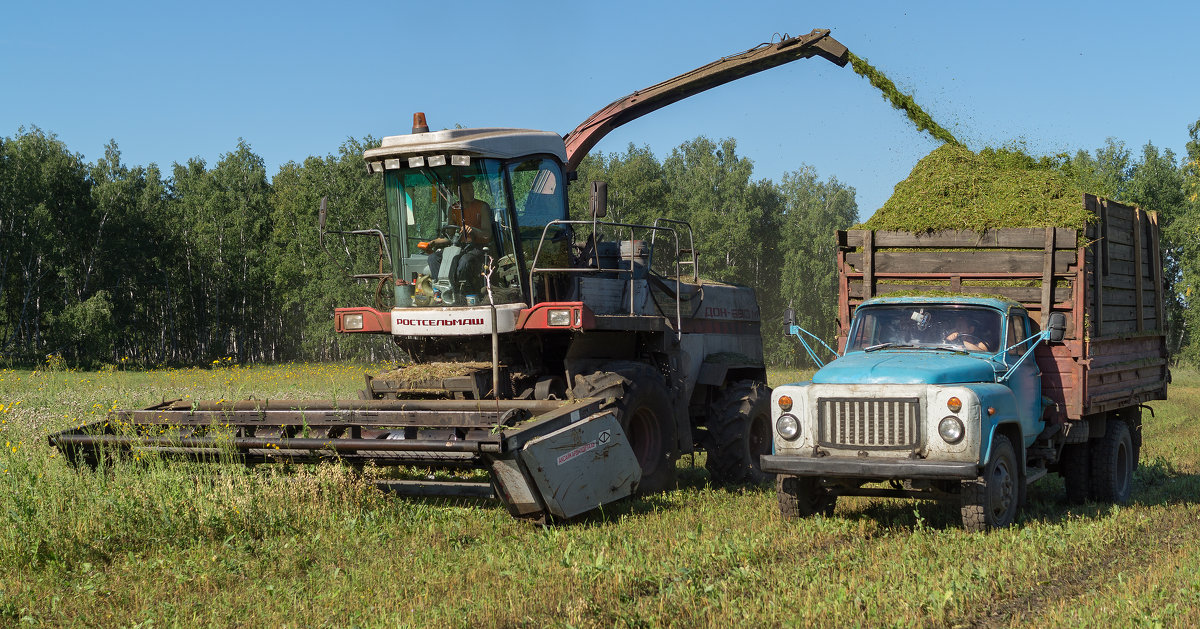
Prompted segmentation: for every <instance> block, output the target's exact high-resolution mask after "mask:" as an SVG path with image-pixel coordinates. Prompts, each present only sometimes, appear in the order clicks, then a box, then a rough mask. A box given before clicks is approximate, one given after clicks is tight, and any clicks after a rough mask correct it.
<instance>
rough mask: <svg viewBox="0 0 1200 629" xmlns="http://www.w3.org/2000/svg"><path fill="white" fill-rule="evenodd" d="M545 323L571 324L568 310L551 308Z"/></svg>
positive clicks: (556, 324) (555, 324)
mask: <svg viewBox="0 0 1200 629" xmlns="http://www.w3.org/2000/svg"><path fill="white" fill-rule="evenodd" d="M546 322H547V323H549V324H550V325H554V326H559V325H571V311H570V310H551V311H550V312H549V315H548V317H547V320H546Z"/></svg>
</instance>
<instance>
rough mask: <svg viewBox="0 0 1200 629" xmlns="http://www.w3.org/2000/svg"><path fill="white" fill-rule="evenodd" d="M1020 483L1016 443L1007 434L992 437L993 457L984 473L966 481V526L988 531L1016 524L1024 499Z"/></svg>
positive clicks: (964, 526) (964, 513)
mask: <svg viewBox="0 0 1200 629" xmlns="http://www.w3.org/2000/svg"><path fill="white" fill-rule="evenodd" d="M1020 484H1021V472H1020V468H1019V467H1018V464H1017V454H1016V451H1015V450H1013V446H1012V442H1011V441H1009V440H1008V437H1005V436H1004V435H996V436H994V437H992V458H991V460H989V461H988V464H987V465H985V466H984V468H983V474H982V476H981V477H980V478H978V479H976V480H969V481H963V482H962V487H961V490H960V491H961V499H962V506H961V511H962V522H963V528H966V529H967V530H968V531H987V530H991V529H1000V528H1004V527H1006V526H1008V525H1010V524H1012V523H1013V520H1015V519H1016V518H1017V507H1018V506H1019V505H1020V502H1021V486H1020Z"/></svg>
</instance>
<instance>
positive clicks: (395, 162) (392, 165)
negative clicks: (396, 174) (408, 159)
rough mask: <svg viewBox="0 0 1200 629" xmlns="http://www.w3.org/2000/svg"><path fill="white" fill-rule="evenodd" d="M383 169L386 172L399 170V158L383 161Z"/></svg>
mask: <svg viewBox="0 0 1200 629" xmlns="http://www.w3.org/2000/svg"><path fill="white" fill-rule="evenodd" d="M383 167H384V168H386V169H388V170H396V169H397V168H400V158H398V157H397V158H392V159H385V160H383Z"/></svg>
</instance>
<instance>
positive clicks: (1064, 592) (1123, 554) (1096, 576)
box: [954, 522, 1196, 628]
mask: <svg viewBox="0 0 1200 629" xmlns="http://www.w3.org/2000/svg"><path fill="white" fill-rule="evenodd" d="M1168 524H1169V526H1168ZM1180 524H1182V526H1180ZM1195 533H1196V531H1195V527H1194V526H1193V525H1192V524H1191V523H1190V522H1184V523H1180V522H1170V523H1163V526H1161V527H1160V528H1152V529H1148V530H1145V531H1142V534H1141V535H1139V538H1141V539H1139V541H1143V542H1145V543H1146V547H1142V546H1141V545H1132V546H1128V545H1112V546H1108V547H1105V548H1097V549H1095V552H1094V553H1091V554H1089V558H1088V562H1087V563H1086V564H1085V565H1083V566H1080V567H1079V568H1076V569H1070V570H1063V571H1062V572H1061V577H1060V578H1057V579H1053V580H1051V581H1050V582H1048V583H1044V584H1042V585H1039V586H1038V587H1037V588H1035V589H1030V590H1026V591H1025V592H1023V593H1017V592H1014V593H1013V594H1014V596H1013V598H1010V599H1007V600H1001V601H997V603H996V604H995V605H994V606H993V607H991V608H990V609H987V610H985V611H984V612H982V613H980V614H978V615H976V616H975V617H974V618H973V619H970V620H968V621H967V622H966V623H965V625H964V624H962V623H954V624H955V626H972V627H986V628H993V627H1020V626H1025V625H1028V624H1029V623H1030V622H1031V621H1036V620H1037V619H1038V618H1040V617H1041V613H1040V612H1041V611H1042V610H1043V609H1045V608H1047V607H1049V606H1051V605H1055V604H1058V603H1061V602H1062V601H1064V600H1068V599H1076V598H1079V597H1081V596H1086V595H1087V594H1088V593H1089V592H1092V591H1094V590H1097V589H1099V588H1101V587H1103V586H1104V585H1105V584H1110V583H1114V582H1115V581H1116V576H1117V574H1118V573H1120V572H1122V571H1124V572H1132V571H1136V570H1135V569H1136V568H1137V567H1138V566H1144V565H1149V564H1152V563H1155V562H1156V561H1157V560H1158V559H1159V557H1160V556H1161V555H1162V554H1164V553H1168V552H1173V551H1176V550H1179V549H1181V548H1188V547H1190V546H1191V544H1192V542H1193V540H1194V539H1195ZM1151 549H1153V550H1151Z"/></svg>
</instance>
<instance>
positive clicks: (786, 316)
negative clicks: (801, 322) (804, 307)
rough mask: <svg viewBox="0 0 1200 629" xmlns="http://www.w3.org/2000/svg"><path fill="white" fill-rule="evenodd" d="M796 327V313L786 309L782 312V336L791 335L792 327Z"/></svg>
mask: <svg viewBox="0 0 1200 629" xmlns="http://www.w3.org/2000/svg"><path fill="white" fill-rule="evenodd" d="M793 325H796V311H795V310H792V309H791V308H788V309H787V310H784V311H783V335H784V336H788V335H790V334H791V333H792V326H793Z"/></svg>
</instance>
